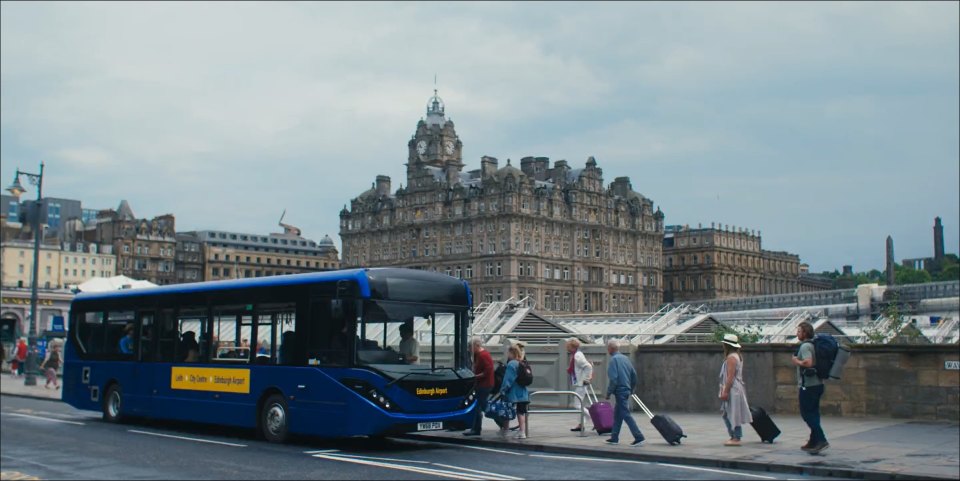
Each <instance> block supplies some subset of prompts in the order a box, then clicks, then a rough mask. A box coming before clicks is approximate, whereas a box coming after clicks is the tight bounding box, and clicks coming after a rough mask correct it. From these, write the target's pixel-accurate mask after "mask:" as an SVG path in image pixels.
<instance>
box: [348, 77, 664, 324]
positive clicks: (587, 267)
mask: <svg viewBox="0 0 960 481" xmlns="http://www.w3.org/2000/svg"><path fill="white" fill-rule="evenodd" d="M462 146H463V145H462V143H461V141H460V138H459V136H458V135H457V132H456V130H455V127H454V123H453V121H452V120H450V119H447V118H446V117H445V112H444V105H443V102H442V100H441V99H440V98H439V97H437V96H436V95H434V96H433V97H432V98H431V99H430V100H429V102H428V104H427V116H426V119H421V120H420V121H419V122H418V123H417V128H416V131H415V133H414V134H413V137H412V138H411V140H410V142H409V143H408V144H407V164H406V167H407V179H406V186H401V187H400V188H399V189H397V190H396V191H394V190H392V186H391V179H390V178H389V177H386V176H382V175H381V176H377V178H376V182H375V183H374V184H373V185H372V186H371V188H370V189H369V190H367V191H366V192H363V193H361V194H360V195H359V196H357V197H356V198H354V199H353V200H351V202H350V206H349V207H344V209H343V210H342V211H341V212H340V236H341V238H342V241H343V255H342V265H343V267H360V266H362V267H375V266H397V267H408V268H416V269H424V270H431V271H436V272H443V273H446V274H448V275H451V276H455V277H458V278H463V279H467V280H468V281H469V282H470V284H471V287H472V289H473V293H474V298H475V301H474V302H475V303H477V304H479V303H480V302H485V301H486V302H489V301H494V300H506V299H508V298H510V297H516V298H518V299H523V298H528V299H529V300H528V302H535V305H536V307H537V308H538V309H540V310H546V311H553V312H557V313H569V312H590V311H597V312H637V311H655V310H656V309H657V308H658V306H659V305H660V303H661V302H662V294H663V291H662V287H661V276H662V272H661V265H660V262H661V256H662V239H663V217H664V216H663V213H662V212H661V211H660V209H659V208H655V207H654V203H653V201H652V200H650V199H648V198H646V197H644V196H643V195H641V194H639V193H637V192H635V191H634V190H633V186H632V185H631V183H630V179H629V178H627V177H617V178H616V179H615V180H614V181H613V183H611V184H609V185H604V181H603V171H602V169H600V168H599V167H598V166H597V162H596V160H595V159H594V158H593V157H590V158H589V159H587V161H586V164H585V165H584V166H583V167H582V168H574V167H573V166H570V165H569V164H568V163H567V162H566V161H565V160H558V161H556V162H554V163H553V165H551V163H550V160H549V159H547V158H545V157H525V158H523V159H521V160H520V166H519V168H517V166H515V165H512V163H511V161H510V160H509V159H508V160H507V162H506V165H500V163H499V161H498V160H497V159H496V158H493V157H486V156H484V157H483V158H482V159H481V161H480V169H477V170H472V171H468V172H464V170H463V169H464V163H463V161H462V158H461V151H462Z"/></svg>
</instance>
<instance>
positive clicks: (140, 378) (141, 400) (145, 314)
mask: <svg viewBox="0 0 960 481" xmlns="http://www.w3.org/2000/svg"><path fill="white" fill-rule="evenodd" d="M154 320H155V314H154V311H153V310H149V311H139V312H137V323H135V324H136V325H138V326H139V332H136V333H135V335H134V341H133V343H134V346H135V348H134V352H135V356H136V358H137V359H138V360H139V361H140V362H138V363H136V364H135V365H134V368H133V382H132V384H131V385H129V386H125V389H126V391H127V392H128V393H129V394H128V399H135V400H136V401H135V402H134V403H130V404H131V408H133V410H135V411H136V412H138V413H142V414H149V413H150V410H151V409H152V408H153V395H154V391H155V389H156V388H155V384H156V383H155V379H156V370H157V368H156V366H157V364H156V363H155V362H154V360H155V357H156V355H155V354H156V340H157V337H156V335H155V326H154Z"/></svg>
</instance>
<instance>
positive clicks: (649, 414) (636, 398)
mask: <svg viewBox="0 0 960 481" xmlns="http://www.w3.org/2000/svg"><path fill="white" fill-rule="evenodd" d="M630 397H631V398H633V400H634V401H636V402H637V404H639V405H640V409H642V410H643V412H644V414H646V415H647V417H648V418H650V419H653V413H652V412H651V411H650V410H649V409H647V405H646V404H644V403H643V401H641V400H640V396H637V395H636V394H631V395H630Z"/></svg>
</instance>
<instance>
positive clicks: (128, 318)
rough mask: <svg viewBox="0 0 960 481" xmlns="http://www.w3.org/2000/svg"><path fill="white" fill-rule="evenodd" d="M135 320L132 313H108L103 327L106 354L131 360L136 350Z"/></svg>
mask: <svg viewBox="0 0 960 481" xmlns="http://www.w3.org/2000/svg"><path fill="white" fill-rule="evenodd" d="M136 322H137V321H136V319H135V318H134V315H133V311H109V312H107V322H106V324H105V326H104V328H105V330H106V335H107V343H106V349H105V351H106V352H109V353H114V354H120V355H121V356H123V357H127V358H132V357H133V356H134V354H135V352H134V351H135V350H136V345H137V344H136V340H135V339H134V336H136V334H137V330H136Z"/></svg>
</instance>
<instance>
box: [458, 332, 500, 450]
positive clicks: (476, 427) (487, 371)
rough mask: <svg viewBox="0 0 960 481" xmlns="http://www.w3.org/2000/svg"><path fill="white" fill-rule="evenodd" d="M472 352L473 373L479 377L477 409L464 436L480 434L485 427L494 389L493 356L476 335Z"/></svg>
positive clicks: (471, 346)
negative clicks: (484, 415) (491, 391)
mask: <svg viewBox="0 0 960 481" xmlns="http://www.w3.org/2000/svg"><path fill="white" fill-rule="evenodd" d="M470 353H471V354H473V375H474V376H475V377H476V378H477V411H476V416H475V417H474V418H473V427H472V428H470V429H468V430H466V431H464V433H463V435H464V436H479V435H480V431H481V428H482V427H483V413H484V412H485V411H486V410H487V402H488V401H489V398H490V390H492V389H493V358H492V357H490V352H488V351H487V350H486V349H484V347H483V340H482V339H480V338H479V337H474V338H473V339H471V340H470Z"/></svg>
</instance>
